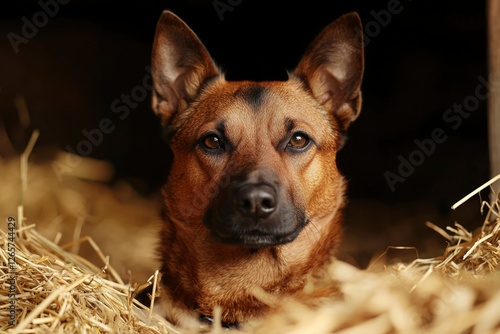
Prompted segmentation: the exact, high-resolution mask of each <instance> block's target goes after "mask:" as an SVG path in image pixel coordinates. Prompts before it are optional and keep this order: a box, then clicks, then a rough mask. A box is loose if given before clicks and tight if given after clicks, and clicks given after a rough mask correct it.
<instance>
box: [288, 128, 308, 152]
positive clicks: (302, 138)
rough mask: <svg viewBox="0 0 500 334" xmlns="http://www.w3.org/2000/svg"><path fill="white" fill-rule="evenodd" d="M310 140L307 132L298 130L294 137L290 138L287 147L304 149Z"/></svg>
mask: <svg viewBox="0 0 500 334" xmlns="http://www.w3.org/2000/svg"><path fill="white" fill-rule="evenodd" d="M310 141H311V139H310V138H309V136H308V135H306V134H305V133H302V132H296V133H294V134H293V136H292V138H290V141H289V142H288V145H287V147H290V148H293V149H302V148H305V147H306V146H307V145H309V142H310Z"/></svg>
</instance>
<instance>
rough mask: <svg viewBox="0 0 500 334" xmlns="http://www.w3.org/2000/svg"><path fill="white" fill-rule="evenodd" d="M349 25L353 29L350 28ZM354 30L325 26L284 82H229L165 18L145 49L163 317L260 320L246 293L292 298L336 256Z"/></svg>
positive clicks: (356, 88) (353, 102) (355, 70)
mask: <svg viewBox="0 0 500 334" xmlns="http://www.w3.org/2000/svg"><path fill="white" fill-rule="evenodd" d="M356 29H357V30H356ZM356 31H362V29H361V22H360V20H359V17H358V15H357V14H355V13H351V14H347V15H345V16H342V17H341V18H339V19H338V20H336V21H335V22H333V23H331V24H330V25H329V26H328V27H326V28H325V29H324V30H323V32H321V34H320V35H319V36H318V37H317V38H316V40H315V41H314V43H313V44H312V45H311V47H310V48H309V49H308V51H307V52H306V54H305V56H304V57H303V59H302V60H301V62H300V63H299V65H298V67H297V68H296V70H295V71H294V72H292V73H290V75H289V79H288V80H287V81H283V82H277V81H276V82H249V81H243V82H228V81H226V80H225V79H224V75H223V74H222V73H221V72H220V71H219V69H218V68H217V66H216V65H215V64H214V62H213V60H212V59H211V57H210V56H209V54H208V52H207V50H206V49H205V47H204V46H203V44H202V43H201V42H200V40H199V39H198V38H197V36H196V35H195V34H194V33H193V31H192V30H191V29H190V28H189V27H188V26H187V25H186V24H185V23H184V22H183V21H182V20H181V19H179V18H178V17H177V16H175V15H174V14H173V13H171V12H168V11H166V12H164V13H163V14H162V16H161V18H160V20H159V22H158V26H157V30H156V37H155V41H154V47H153V59H152V74H153V79H154V94H153V109H154V111H155V112H156V113H157V114H158V115H159V116H160V117H161V120H162V124H163V126H164V127H165V128H166V129H167V132H168V134H169V142H170V146H171V149H172V151H173V153H174V160H173V163H172V167H171V171H170V175H169V178H168V181H167V183H166V185H165V187H164V188H163V201H164V212H163V219H164V226H163V230H162V233H161V246H160V252H161V258H162V261H163V266H162V273H163V284H164V286H165V289H166V293H167V299H168V305H169V311H168V313H169V314H168V316H167V317H168V318H169V319H170V320H171V321H173V322H176V323H179V322H182V319H183V317H184V316H186V315H192V316H196V317H198V316H206V317H209V316H211V315H212V314H213V311H214V308H215V307H217V306H218V307H220V308H221V310H222V320H223V322H225V323H238V322H244V321H247V320H248V319H250V318H251V317H254V316H259V315H262V314H265V313H266V311H267V310H268V308H267V306H266V305H264V304H263V303H261V302H260V301H258V300H257V299H256V298H255V297H254V295H253V294H252V291H253V290H254V288H255V287H258V288H261V289H263V290H264V291H266V292H268V293H270V294H274V295H278V296H279V295H287V294H288V295H290V294H294V293H296V292H297V291H299V290H301V289H302V288H303V286H304V283H305V280H306V277H307V276H308V274H309V273H311V272H314V271H316V270H318V269H319V268H320V267H321V266H322V265H324V264H325V262H327V261H328V260H329V259H330V258H331V256H332V254H333V253H334V251H335V250H336V248H337V246H338V244H339V240H340V236H341V222H340V221H341V209H342V208H343V206H344V199H343V194H344V188H345V182H344V179H343V178H342V176H341V175H340V173H339V171H338V170H337V167H336V162H335V158H336V153H337V151H338V150H339V149H340V147H341V146H342V143H343V135H344V133H345V131H346V129H347V127H348V125H349V123H350V122H351V121H353V120H354V119H355V118H356V117H357V116H358V114H359V111H360V106H361V94H360V85H361V79H362V75H363V48H362V45H363V42H362V40H361V38H362V37H361V36H360V34H357V33H356Z"/></svg>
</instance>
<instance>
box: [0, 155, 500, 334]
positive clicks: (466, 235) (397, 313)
mask: <svg viewBox="0 0 500 334" xmlns="http://www.w3.org/2000/svg"><path fill="white" fill-rule="evenodd" d="M28 155H29V150H28V151H27V152H26V153H25V154H24V155H23V157H22V158H21V161H24V162H21V170H22V174H21V176H22V177H21V182H20V183H19V185H18V187H19V189H20V190H19V191H18V193H19V192H20V195H21V196H20V198H21V204H23V203H24V205H20V206H19V207H17V206H16V207H17V209H16V211H17V212H16V216H15V217H13V218H15V219H16V228H15V235H13V234H9V229H8V224H7V222H6V221H5V219H8V216H7V215H5V216H3V217H1V219H2V221H3V222H2V229H1V230H2V231H0V259H1V264H0V301H1V302H0V331H2V332H3V331H8V332H9V333H86V332H88V333H199V332H213V333H217V332H220V331H221V330H222V329H220V327H218V326H214V327H213V328H208V327H207V326H206V325H200V326H198V327H195V328H190V329H179V328H175V327H174V326H172V325H171V324H169V323H168V322H166V321H165V320H163V319H162V318H161V317H160V316H158V315H156V314H155V313H154V312H153V311H154V310H150V309H148V308H146V307H144V306H142V305H141V304H140V303H138V302H137V301H136V300H135V299H134V298H133V297H134V296H135V295H136V294H137V292H138V291H139V290H140V289H141V287H140V286H139V285H142V286H144V285H147V284H148V283H146V282H145V280H142V281H141V280H135V281H134V280H132V281H131V282H130V281H129V278H127V279H126V280H125V279H124V277H125V276H126V275H124V272H123V270H117V269H116V267H115V266H114V265H113V257H114V256H115V253H113V252H112V250H111V251H103V250H102V249H101V248H100V246H99V242H97V243H96V242H94V240H93V239H92V238H84V239H83V241H82V240H80V241H78V239H80V235H85V234H82V233H81V231H82V228H80V232H79V233H75V235H74V236H73V239H75V240H74V241H75V242H73V243H71V244H68V245H66V246H62V245H61V239H62V237H61V235H56V236H55V237H54V238H48V237H46V236H43V235H42V234H41V233H40V232H39V231H38V226H36V227H35V226H34V224H37V225H38V217H37V215H33V216H30V215H29V214H28V215H27V217H26V218H25V217H24V216H25V212H24V210H25V209H26V211H28V209H29V208H28V204H26V203H29V205H30V206H33V207H37V201H35V200H33V199H28V197H29V194H30V187H31V186H32V183H31V181H30V182H28V178H27V175H28V173H27V170H26V166H27V165H26V163H27V156H28ZM12 166H17V164H15V163H12V162H8V161H0V173H2V172H5V171H6V170H7V169H9V170H11V169H12V168H13V167H12ZM23 166H24V167H23ZM30 168H31V169H30V171H31V170H33V171H34V172H35V174H36V172H37V171H39V170H40V169H43V168H44V167H43V166H33V168H32V167H30ZM2 169H3V170H2ZM3 175H7V174H3ZM10 176H12V177H14V175H13V174H10ZM499 178H500V177H499ZM493 181H494V180H492V182H493ZM37 182H41V183H42V184H43V183H44V182H45V183H47V182H48V181H47V179H45V180H42V181H40V180H38V181H37ZM58 182H59V181H58ZM33 183H34V184H36V182H33ZM58 184H59V186H60V187H65V186H68V187H69V185H68V183H62V184H61V183H58ZM10 186H12V185H10ZM70 186H77V187H80V188H78V189H79V190H78V191H80V190H82V189H84V186H82V185H81V184H80V183H78V182H77V181H75V180H72V181H71V185H70ZM49 187H50V185H49ZM82 187H83V188H82ZM94 187H97V188H98V193H99V194H102V193H105V192H106V191H104V190H103V187H104V186H102V185H94ZM68 189H69V188H68ZM6 190H7V191H11V193H12V191H13V190H12V189H11V188H9V189H6V186H5V183H3V184H1V185H0V192H3V193H5V191H6ZM93 195H95V194H94V193H92V196H93ZM100 199H102V197H100V198H95V200H96V201H99V200H100ZM58 200H59V202H57V201H58ZM38 201H41V203H42V204H41V206H43V203H45V201H43V199H42V198H41V197H39V198H38ZM137 201H140V199H137ZM56 202H57V203H60V199H56ZM6 203H7V204H9V209H10V210H12V203H11V202H9V201H8V200H6V199H5V198H0V204H1V206H3V207H4V205H5V204H6ZM91 204H92V205H93V206H92V205H91V206H85V205H84V206H83V211H86V212H87V216H85V217H87V218H86V219H84V221H85V222H87V221H90V222H92V219H88V215H90V216H92V214H94V216H95V206H97V207H98V206H99V204H98V203H91ZM142 204H144V203H141V205H142ZM25 206H26V208H25ZM130 206H131V205H130V202H126V201H125V203H122V205H121V208H123V209H124V210H125V207H130ZM484 206H485V207H486V206H488V209H489V210H488V214H487V215H486V220H485V222H484V224H483V226H482V227H480V228H479V229H478V230H477V231H476V232H474V233H471V232H469V231H467V230H466V229H464V228H463V227H462V226H460V225H459V224H455V226H454V227H449V228H447V231H445V230H442V229H440V228H438V227H436V226H434V225H432V224H430V223H429V226H431V227H432V228H434V229H435V230H436V231H438V232H439V233H440V234H442V235H443V237H445V238H446V240H447V241H448V243H449V245H448V247H447V248H446V249H445V251H444V253H443V255H442V256H439V257H436V258H432V259H417V260H415V261H414V262H412V263H398V264H395V265H380V261H379V262H378V264H379V265H378V266H377V265H374V266H372V267H371V268H370V269H368V270H360V269H357V268H355V267H354V266H351V265H349V264H347V263H344V262H341V261H335V262H334V263H333V264H332V265H331V266H330V267H329V268H327V274H328V275H327V276H326V278H325V279H324V280H323V281H322V282H319V283H318V285H315V286H314V285H308V286H307V287H306V288H307V289H308V290H310V291H314V290H315V289H320V288H321V285H322V284H331V283H335V284H338V286H339V288H340V290H341V292H342V294H343V298H342V299H341V300H330V301H328V302H326V303H324V304H323V305H322V306H320V307H318V308H316V309H311V308H309V307H307V306H305V305H303V304H300V303H298V302H297V301H294V300H289V299H282V300H275V299H273V298H272V297H270V296H265V295H259V296H258V298H261V299H263V300H266V301H267V302H269V303H276V304H279V305H280V306H281V309H282V310H281V311H280V312H277V313H276V314H273V315H271V316H269V317H267V318H265V319H256V320H255V321H252V322H251V323H248V324H245V325H244V326H243V327H242V328H241V329H240V331H241V332H244V333H343V334H354V333H360V334H361V333H363V334H364V333H370V334H376V333H436V334H437V333H439V334H441V333H481V334H484V333H500V311H499V310H500V275H499V272H498V268H499V267H498V263H499V261H500V219H499V211H500V210H499V208H500V199H499V198H498V197H497V200H496V202H494V203H493V204H492V205H489V204H487V203H484ZM61 207H64V205H63V206H61ZM61 207H58V210H59V211H58V212H66V211H64V210H63V211H61V210H62V209H61ZM132 208H133V209H138V208H139V206H132ZM149 209H151V207H148V212H149ZM138 210H139V209H138ZM0 211H1V210H0ZM32 212H42V211H33V210H32ZM89 212H90V214H89ZM113 212H117V211H113ZM42 213H43V212H42ZM156 213H157V211H153V214H156ZM60 217H62V218H60V219H59V220H60V221H63V223H64V219H67V216H64V215H62V216H60ZM150 218H151V217H149V218H148V219H150ZM118 219H121V217H120V218H118ZM63 225H64V224H63ZM77 226H79V225H77ZM123 229H124V230H125V231H126V230H127V229H126V228H125V227H123ZM153 231H154V230H153ZM132 233H134V232H132ZM12 237H15V251H13V250H12V249H9V247H10V248H11V246H12ZM135 237H136V236H135ZM9 238H11V240H9ZM120 238H123V236H122V235H120ZM122 240H126V239H122ZM9 242H10V244H9ZM148 242H149V241H148ZM83 244H87V245H91V247H90V249H91V250H92V252H93V253H94V255H95V258H97V259H98V263H96V261H95V260H93V261H90V260H89V257H90V255H88V254H90V253H89V252H87V253H85V252H83V253H82V252H79V250H80V249H79V247H77V246H75V245H80V246H82V245H83ZM111 245H113V243H111ZM82 247H83V246H82ZM112 248H113V247H111V248H110V249H112ZM129 249H130V248H129ZM130 252H133V250H132V249H130V250H129V253H130ZM78 253H80V255H78ZM119 253H121V251H119V252H118V253H116V254H117V255H118V257H120V256H121V255H120V254H119ZM108 255H109V257H108ZM9 258H15V264H14V263H13V260H11V259H9ZM92 262H93V263H92ZM118 263H119V264H120V266H121V265H123V266H126V263H122V262H118ZM11 270H14V271H15V274H11V273H10V271H11ZM152 274H154V270H151V271H149V272H148V275H152ZM13 276H14V277H15V279H14V280H12V277H13ZM157 279H158V277H157V276H154V277H151V279H150V280H149V283H150V284H153V285H155V286H156V283H157ZM12 291H15V316H16V318H15V321H14V322H15V326H14V327H13V326H11V325H9V320H10V318H9V315H10V311H11V309H12V307H11V301H12V298H10V296H9V293H10V292H12ZM154 291H156V289H154ZM159 293H160V294H161V291H160V292H159ZM232 331H233V330H232ZM234 331H235V330H234Z"/></svg>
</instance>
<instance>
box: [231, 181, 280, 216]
mask: <svg viewBox="0 0 500 334" xmlns="http://www.w3.org/2000/svg"><path fill="white" fill-rule="evenodd" d="M234 205H235V206H236V209H237V210H238V211H239V212H240V213H241V214H242V215H244V216H246V217H250V218H256V219H258V218H266V217H268V216H269V215H270V214H271V213H273V212H274V211H275V210H276V206H277V196H276V190H275V189H274V188H273V187H271V186H269V185H266V184H247V185H244V186H242V187H240V188H239V189H238V190H237V191H236V193H235V197H234Z"/></svg>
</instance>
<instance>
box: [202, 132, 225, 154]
mask: <svg viewBox="0 0 500 334" xmlns="http://www.w3.org/2000/svg"><path fill="white" fill-rule="evenodd" d="M202 145H203V147H204V148H206V149H209V150H217V149H220V148H222V142H221V140H220V138H219V137H217V136H216V135H213V134H211V135H208V136H206V137H205V138H204V139H203V140H202Z"/></svg>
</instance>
